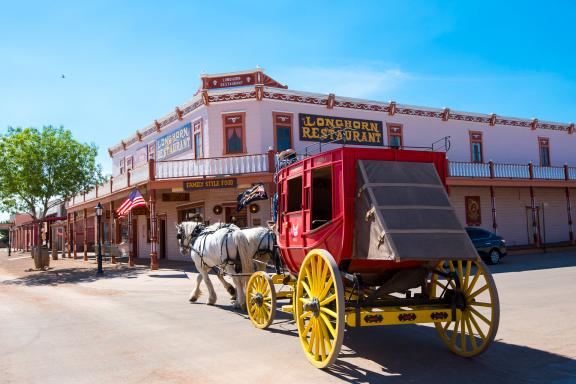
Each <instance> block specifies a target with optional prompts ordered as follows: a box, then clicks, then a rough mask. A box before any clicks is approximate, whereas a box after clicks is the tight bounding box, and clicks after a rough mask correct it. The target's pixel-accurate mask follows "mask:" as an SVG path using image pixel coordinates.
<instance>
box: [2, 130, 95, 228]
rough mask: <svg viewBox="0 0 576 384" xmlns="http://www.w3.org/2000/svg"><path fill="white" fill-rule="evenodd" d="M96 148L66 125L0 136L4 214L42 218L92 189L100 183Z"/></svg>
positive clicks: (18, 131)
mask: <svg viewBox="0 0 576 384" xmlns="http://www.w3.org/2000/svg"><path fill="white" fill-rule="evenodd" d="M97 153H98V150H97V149H96V146H95V145H94V144H82V143H80V142H78V141H76V140H74V138H73V137H72V133H71V132H70V131H68V130H65V129H64V128H63V127H60V128H55V127H52V126H47V127H43V128H42V130H39V129H36V128H24V129H22V128H8V132H7V133H6V134H4V135H0V210H4V211H9V212H15V211H20V212H27V213H29V214H30V215H31V216H32V218H34V219H38V218H43V217H44V216H45V215H46V212H47V211H48V209H50V208H51V207H52V205H56V204H58V203H59V201H57V200H60V199H62V200H68V199H69V198H71V197H72V196H74V195H76V194H78V193H80V192H86V191H88V190H90V189H91V188H92V187H93V186H94V185H95V184H96V183H99V182H100V181H101V180H102V171H101V166H100V165H99V164H96V155H97Z"/></svg>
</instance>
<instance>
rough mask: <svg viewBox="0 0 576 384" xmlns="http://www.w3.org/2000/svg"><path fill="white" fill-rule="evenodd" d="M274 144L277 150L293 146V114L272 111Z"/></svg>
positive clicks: (280, 150)
mask: <svg viewBox="0 0 576 384" xmlns="http://www.w3.org/2000/svg"><path fill="white" fill-rule="evenodd" d="M272 118H273V121H274V145H275V147H276V151H277V152H282V151H284V150H286V149H290V148H292V114H290V113H278V112H272Z"/></svg>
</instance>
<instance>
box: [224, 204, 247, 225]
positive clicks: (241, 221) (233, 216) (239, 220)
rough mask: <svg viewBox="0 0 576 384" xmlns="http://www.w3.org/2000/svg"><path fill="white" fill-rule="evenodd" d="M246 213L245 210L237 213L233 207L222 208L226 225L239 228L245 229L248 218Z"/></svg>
mask: <svg viewBox="0 0 576 384" xmlns="http://www.w3.org/2000/svg"><path fill="white" fill-rule="evenodd" d="M246 211H247V210H246V208H244V209H242V210H241V211H240V212H237V211H236V207H235V206H232V207H224V214H225V216H224V217H225V220H226V222H227V223H231V224H236V225H237V226H239V227H240V228H247V227H248V217H247V214H246Z"/></svg>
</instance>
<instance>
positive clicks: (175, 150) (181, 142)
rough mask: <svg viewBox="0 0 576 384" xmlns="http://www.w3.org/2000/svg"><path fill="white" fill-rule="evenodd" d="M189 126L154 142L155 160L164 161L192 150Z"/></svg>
mask: <svg viewBox="0 0 576 384" xmlns="http://www.w3.org/2000/svg"><path fill="white" fill-rule="evenodd" d="M190 136H191V132H190V124H186V125H185V126H183V127H180V128H178V129H177V130H175V131H174V132H172V133H169V134H167V135H164V136H162V137H161V138H159V139H158V140H156V160H165V159H168V158H170V157H172V156H175V155H177V154H179V153H182V152H186V151H188V150H189V149H190V148H192V140H191V139H190Z"/></svg>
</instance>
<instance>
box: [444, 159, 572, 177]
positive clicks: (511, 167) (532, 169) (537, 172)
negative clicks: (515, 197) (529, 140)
mask: <svg viewBox="0 0 576 384" xmlns="http://www.w3.org/2000/svg"><path fill="white" fill-rule="evenodd" d="M448 176H449V177H467V178H486V179H516V180H520V179H524V180H560V181H568V180H571V181H576V167H568V166H567V165H565V166H563V167H543V166H539V165H533V164H503V163H494V162H492V161H490V162H488V163H469V162H462V161H450V162H449V163H448Z"/></svg>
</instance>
